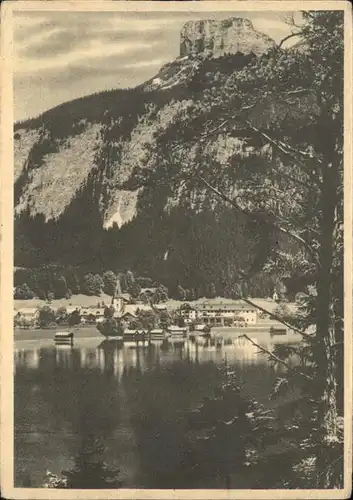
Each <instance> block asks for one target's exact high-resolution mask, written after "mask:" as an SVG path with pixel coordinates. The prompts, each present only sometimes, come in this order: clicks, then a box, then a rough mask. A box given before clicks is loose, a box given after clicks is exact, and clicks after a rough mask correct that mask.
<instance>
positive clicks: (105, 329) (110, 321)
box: [97, 317, 124, 337]
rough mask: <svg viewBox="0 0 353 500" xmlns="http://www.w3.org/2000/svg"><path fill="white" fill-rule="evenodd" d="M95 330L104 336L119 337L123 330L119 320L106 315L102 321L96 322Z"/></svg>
mask: <svg viewBox="0 0 353 500" xmlns="http://www.w3.org/2000/svg"><path fill="white" fill-rule="evenodd" d="M97 330H98V331H99V332H100V333H101V334H102V335H104V336H105V337H119V336H122V335H123V331H124V330H123V327H122V325H121V322H120V321H119V320H118V319H116V318H113V317H107V318H105V319H104V321H102V322H99V323H97Z"/></svg>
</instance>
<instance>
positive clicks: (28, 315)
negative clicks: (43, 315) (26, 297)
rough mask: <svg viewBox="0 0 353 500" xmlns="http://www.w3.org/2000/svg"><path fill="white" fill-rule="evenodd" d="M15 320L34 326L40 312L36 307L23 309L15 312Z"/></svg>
mask: <svg viewBox="0 0 353 500" xmlns="http://www.w3.org/2000/svg"><path fill="white" fill-rule="evenodd" d="M15 313H16V314H15V318H16V319H18V320H23V321H25V322H28V323H31V324H34V323H35V322H36V320H37V319H38V316H39V311H38V309H37V308H36V307H23V308H21V309H18V310H17V311H15Z"/></svg>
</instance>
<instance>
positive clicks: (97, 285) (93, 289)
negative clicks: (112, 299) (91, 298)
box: [82, 273, 103, 295]
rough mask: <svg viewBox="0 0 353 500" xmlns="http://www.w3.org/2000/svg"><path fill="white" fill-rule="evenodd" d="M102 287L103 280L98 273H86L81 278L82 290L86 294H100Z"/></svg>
mask: <svg viewBox="0 0 353 500" xmlns="http://www.w3.org/2000/svg"><path fill="white" fill-rule="evenodd" d="M102 288H103V280H102V278H101V277H100V276H99V275H98V274H95V275H94V274H92V273H88V274H86V275H85V276H84V278H83V286H82V290H83V292H84V293H86V294H87V295H100V294H101V291H102Z"/></svg>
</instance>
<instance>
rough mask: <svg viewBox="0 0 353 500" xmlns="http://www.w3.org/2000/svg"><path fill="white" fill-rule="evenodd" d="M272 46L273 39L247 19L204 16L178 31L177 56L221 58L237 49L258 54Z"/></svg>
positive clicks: (237, 50)
mask: <svg viewBox="0 0 353 500" xmlns="http://www.w3.org/2000/svg"><path fill="white" fill-rule="evenodd" d="M274 45H275V42H274V41H273V40H272V39H271V38H269V37H268V36H266V35H264V34H263V33H259V32H258V31H256V30H255V29H254V27H253V25H252V23H251V21H249V20H248V19H243V18H240V17H232V18H230V19H224V20H222V21H215V20H213V19H206V20H201V21H190V22H188V23H186V24H185V25H184V27H183V29H182V30H181V40H180V56H181V57H184V56H187V55H194V54H204V55H205V56H206V57H220V56H223V55H225V54H236V53H237V52H241V53H242V54H250V53H254V54H255V55H257V56H258V55H261V54H263V53H264V52H266V51H267V50H268V49H270V48H271V47H273V46H274Z"/></svg>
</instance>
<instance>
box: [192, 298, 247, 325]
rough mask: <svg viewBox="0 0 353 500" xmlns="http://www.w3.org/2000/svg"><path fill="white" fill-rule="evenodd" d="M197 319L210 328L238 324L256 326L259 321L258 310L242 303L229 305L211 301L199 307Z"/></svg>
mask: <svg viewBox="0 0 353 500" xmlns="http://www.w3.org/2000/svg"><path fill="white" fill-rule="evenodd" d="M197 317H198V319H199V320H201V321H202V322H203V323H204V324H206V325H210V326H232V325H235V324H237V323H245V324H246V325H254V324H256V321H257V309H256V307H254V306H251V305H249V304H246V303H244V302H241V301H239V302H232V303H227V302H223V301H211V300H210V301H206V302H203V303H202V304H200V305H198V306H197Z"/></svg>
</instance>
